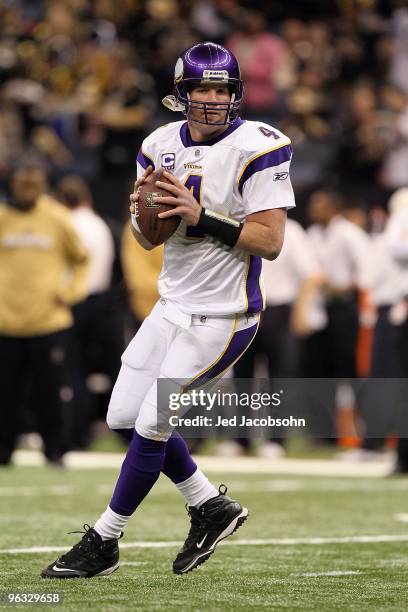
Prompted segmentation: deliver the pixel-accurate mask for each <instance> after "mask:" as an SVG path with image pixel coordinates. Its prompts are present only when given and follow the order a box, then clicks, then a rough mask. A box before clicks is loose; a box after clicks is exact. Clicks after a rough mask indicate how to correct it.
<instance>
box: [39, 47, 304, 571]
mask: <svg viewBox="0 0 408 612" xmlns="http://www.w3.org/2000/svg"><path fill="white" fill-rule="evenodd" d="M242 97H243V83H242V80H241V77H240V70H239V66H238V62H237V60H236V58H235V57H234V56H233V55H232V53H230V52H229V51H228V50H227V49H225V48H224V47H222V46H220V45H216V44H214V43H211V42H206V43H200V44H197V45H195V46H193V47H191V48H190V49H188V50H187V51H185V52H184V53H183V55H182V56H181V57H180V58H179V59H178V61H177V63H176V67H175V74H174V93H173V95H172V96H167V97H166V98H165V99H164V100H163V103H164V104H165V106H166V107H168V108H170V109H171V110H173V111H175V112H181V113H183V114H184V115H185V116H186V120H182V121H176V122H174V123H170V124H168V125H165V126H164V127H161V128H159V129H158V130H156V131H155V132H153V133H152V134H151V135H150V136H148V137H147V138H146V139H145V141H144V142H143V144H142V147H141V149H140V151H139V154H138V156H137V174H138V180H137V181H136V183H135V189H134V192H133V193H132V194H131V197H130V200H131V212H132V224H133V232H134V235H135V237H136V239H137V240H138V242H139V243H140V244H142V246H144V248H146V249H151V248H153V247H152V245H151V244H150V243H149V242H148V241H147V240H146V238H145V237H144V236H142V234H141V232H140V229H139V226H138V223H137V217H138V211H137V200H138V189H139V187H140V186H141V185H142V184H143V182H144V181H145V179H146V177H147V176H148V175H149V174H150V173H151V172H152V171H153V169H158V168H160V167H161V168H163V169H164V170H165V171H167V178H168V179H169V180H170V181H171V184H168V183H164V182H159V181H158V182H157V186H158V187H159V188H160V189H165V190H166V191H167V192H168V196H167V197H162V198H161V201H162V202H164V203H167V204H170V205H172V206H173V208H172V209H171V210H169V211H167V212H165V213H162V214H161V215H160V216H161V217H162V218H165V217H168V216H171V215H179V216H180V217H181V219H182V221H181V223H180V225H179V227H178V229H177V230H176V232H175V233H174V234H173V235H172V236H171V238H170V239H169V240H167V241H166V243H165V247H164V263H163V268H162V271H161V274H160V277H159V283H158V288H159V294H160V299H159V301H158V303H157V304H156V306H155V307H154V308H153V310H152V312H151V314H150V315H149V316H148V317H147V318H146V320H145V321H144V323H143V325H142V326H141V328H140V329H139V331H138V332H137V334H136V336H135V337H134V338H133V340H132V341H131V342H130V344H129V346H128V348H127V349H126V351H125V352H124V354H123V356H122V368H121V370H120V373H119V376H118V379H117V381H116V384H115V387H114V390H113V392H112V397H111V401H110V405H109V410H108V415H107V422H108V424H109V426H110V427H111V428H112V429H122V430H123V429H127V430H128V432H129V434H130V436H131V442H130V446H129V449H128V452H127V455H126V458H125V460H124V462H123V465H122V469H121V472H120V475H119V478H118V481H117V483H116V487H115V490H114V492H113V496H112V499H111V501H110V502H109V505H108V507H107V509H106V510H105V512H103V514H102V515H101V516H100V518H99V519H98V520H97V521H96V523H95V525H94V527H92V528H90V527H89V526H88V525H86V526H85V533H84V536H83V538H82V540H81V541H80V542H79V543H78V544H76V545H75V546H74V547H73V548H72V549H71V550H70V551H69V552H67V553H66V554H64V555H62V556H61V557H59V558H58V559H57V560H56V561H54V562H53V563H51V565H49V566H48V567H47V568H46V569H45V570H44V571H43V572H42V576H43V577H49V578H73V577H91V576H101V575H106V574H110V573H111V572H113V571H114V570H116V569H117V567H118V566H119V547H118V540H119V538H120V537H121V536H122V533H123V531H124V529H125V526H126V523H127V522H128V520H129V518H130V517H131V515H132V514H133V513H134V512H135V510H136V508H137V507H138V506H139V505H140V504H141V502H142V501H143V499H144V498H145V497H146V495H147V494H148V493H149V491H150V489H151V488H152V487H153V485H154V483H155V482H156V480H157V479H158V477H159V475H160V472H163V473H164V474H165V475H166V476H167V477H168V478H170V479H171V480H172V482H173V483H174V484H175V486H176V487H177V489H178V490H179V491H180V493H181V494H182V495H183V496H184V498H185V500H186V502H187V506H188V513H189V515H190V518H191V528H190V531H189V533H188V536H187V539H186V541H185V542H184V545H183V546H182V548H181V550H180V551H179V553H178V555H177V557H176V559H175V561H174V563H173V571H174V572H175V573H177V574H183V573H186V572H189V571H191V570H192V569H194V568H195V567H197V566H198V565H200V564H201V563H203V562H204V561H206V560H207V559H208V558H209V557H210V556H211V555H212V553H213V552H214V549H215V547H216V545H217V543H218V542H219V541H220V540H222V539H224V538H226V537H227V536H229V535H231V534H232V533H233V532H234V531H235V530H236V529H238V528H239V527H240V525H241V524H242V523H243V522H244V521H245V520H246V517H247V514H248V510H247V509H246V508H244V507H242V506H241V504H240V503H239V502H237V501H234V500H232V499H230V498H229V497H228V496H227V495H226V488H225V487H223V486H221V487H220V488H219V489H218V490H217V489H216V488H215V487H214V485H213V484H212V483H211V482H209V480H208V479H207V478H206V476H205V475H204V474H203V473H202V472H201V470H200V469H199V468H198V467H197V465H196V463H195V462H194V460H193V459H192V458H191V456H190V454H189V451H188V448H187V445H186V443H185V442H184V440H183V438H182V437H181V436H180V435H179V434H178V433H177V432H176V431H173V432H172V428H171V427H169V419H168V418H167V417H168V416H169V415H166V414H164V415H163V414H161V413H160V412H161V411H162V410H163V408H162V407H158V403H157V380H158V379H163V378H164V379H166V380H167V381H175V386H176V387H175V388H178V387H177V384H176V381H177V380H178V379H180V378H183V379H185V380H187V384H189V385H198V384H202V383H204V382H206V381H208V380H210V379H215V378H217V377H220V376H221V375H222V373H223V372H224V371H225V370H226V369H228V368H229V367H230V366H231V365H233V364H234V363H235V362H236V361H237V360H238V359H239V358H240V357H241V355H242V354H243V353H244V352H245V350H246V349H247V348H248V346H249V344H250V343H251V341H252V340H253V338H254V336H255V334H256V332H257V329H258V323H259V316H260V311H261V310H262V309H263V308H264V297H263V280H262V258H263V257H264V258H266V259H270V260H272V259H274V258H276V257H277V256H278V254H279V252H280V250H281V247H282V242H283V236H284V227H285V219H286V211H287V209H289V208H291V207H293V206H294V196H293V190H292V187H291V183H290V179H289V165H290V160H291V156H292V149H291V146H290V140H289V139H288V138H287V137H286V136H285V135H284V134H282V133H281V132H279V130H277V129H275V128H273V127H271V126H270V125H267V124H265V123H261V122H257V121H244V120H242V119H241V118H240V117H239V108H240V105H241V102H242ZM167 408H168V407H167ZM130 436H129V437H130Z"/></svg>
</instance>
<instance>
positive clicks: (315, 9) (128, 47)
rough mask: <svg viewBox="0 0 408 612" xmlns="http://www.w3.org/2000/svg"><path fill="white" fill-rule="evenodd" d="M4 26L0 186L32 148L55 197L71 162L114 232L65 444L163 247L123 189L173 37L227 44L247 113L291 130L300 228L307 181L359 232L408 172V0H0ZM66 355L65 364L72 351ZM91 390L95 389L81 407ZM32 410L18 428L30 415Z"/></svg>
mask: <svg viewBox="0 0 408 612" xmlns="http://www.w3.org/2000/svg"><path fill="white" fill-rule="evenodd" d="M0 32H1V40H0V198H1V200H2V201H3V202H7V199H8V198H9V187H8V181H9V178H10V175H11V172H12V171H13V169H14V168H15V167H16V165H17V166H18V164H19V162H20V161H21V160H22V159H25V158H30V159H36V160H38V161H39V162H41V164H43V166H44V167H45V168H46V171H47V173H48V177H49V184H50V190H51V193H53V194H54V197H56V198H57V199H58V197H59V195H58V193H59V194H60V195H61V193H63V191H61V179H63V178H64V177H65V176H66V175H76V176H79V177H81V178H82V179H83V180H84V181H85V184H86V185H87V186H89V188H90V190H91V193H92V199H93V203H94V208H95V210H96V211H97V213H98V214H99V215H100V216H102V218H103V219H104V220H105V222H106V223H107V224H108V226H109V229H110V231H111V233H112V236H113V239H114V247H115V257H114V260H112V261H110V262H109V263H108V264H106V265H109V266H110V267H111V269H110V271H109V274H110V273H112V275H111V282H110V286H109V287H108V288H107V293H108V294H109V299H108V301H109V305H108V310H107V311H106V310H105V311H104V312H105V315H104V316H106V312H109V313H110V316H111V320H110V322H109V324H107V327H106V328H105V327H104V324H103V323H102V322H101V327H100V337H99V340H100V341H101V336H102V335H106V334H107V333H108V334H109V333H110V334H111V337H110V339H109V338H108V339H107V340H106V339H105V340H104V344H103V345H102V346H99V347H98V346H96V348H95V338H93V339H92V340H91V341H89V339H88V340H86V339H85V340H84V343H85V344H82V345H81V344H79V350H80V351H81V350H82V351H84V352H87V356H86V358H85V357H84V354H82V355H80V356H79V358H78V359H79V361H81V360H82V359H84V360H85V361H86V366H84V367H85V370H86V372H85V371H81V372H79V371H76V372H74V374H72V376H73V379H75V378H78V377H81V376H84V380H86V383H87V385H88V387H89V388H88V390H87V389H84V382H83V381H78V380H77V381H76V382H75V380H74V382H72V381H71V387H72V388H73V389H74V397H72V396H71V395H70V394H69V393H68V395H66V397H65V401H66V403H67V405H69V406H70V408H69V410H70V411H71V415H72V414H74V415H76V416H74V417H73V418H72V416H71V417H69V419H70V420H71V421H70V428H71V429H70V433H69V440H70V441H69V444H68V446H67V448H86V447H87V445H88V443H89V441H90V435H88V434H86V431H87V427H88V425H89V424H90V421H92V420H94V419H99V420H101V419H102V418H103V416H104V413H105V412H106V407H107V401H108V396H109V392H110V386H111V383H112V380H113V379H114V376H115V372H116V371H117V368H118V367H119V359H120V352H121V350H122V348H123V346H124V345H125V342H126V341H128V340H129V338H130V336H131V333H132V332H133V331H134V330H135V329H137V327H138V325H139V324H140V321H141V320H142V319H143V318H144V316H146V314H147V312H148V310H149V308H150V307H151V305H152V303H153V302H154V300H155V299H156V294H155V289H154V284H155V278H156V275H157V273H158V270H159V268H160V253H159V254H157V253H156V255H151V254H150V255H149V256H150V259H149V260H147V259H145V257H147V256H145V255H144V254H143V253H142V252H141V251H140V250H139V251H135V252H134V253H133V251H132V248H133V247H132V246H129V245H128V242H129V241H127V239H126V236H125V233H126V229H127V233H128V234H129V230H128V228H127V227H126V223H127V221H128V195H129V193H130V192H131V191H132V187H133V181H134V180H135V160H136V155H137V151H138V149H139V147H140V145H141V143H142V140H143V138H144V137H145V136H147V135H148V134H149V133H150V132H151V131H152V130H153V129H155V128H156V127H158V126H160V125H161V124H163V123H166V122H169V121H172V120H177V119H179V117H176V116H175V115H174V114H172V113H170V112H169V111H167V110H166V109H165V108H164V107H163V106H162V105H161V99H162V98H163V97H164V96H165V95H167V94H169V93H171V83H172V79H173V68H174V64H175V62H176V60H177V58H178V57H179V55H180V53H181V52H182V51H183V50H184V49H186V48H187V47H189V46H190V45H192V44H194V43H195V42H198V41H203V40H211V41H214V42H219V43H222V44H224V45H226V46H227V47H228V48H230V49H231V50H232V51H233V52H234V53H235V54H236V55H237V57H238V59H239V61H240V63H241V68H242V76H243V79H244V82H245V103H244V106H243V108H242V116H243V118H248V119H257V120H261V121H265V122H267V123H269V124H272V125H275V126H276V127H278V128H279V129H281V130H282V131H283V132H285V133H286V134H287V135H288V136H289V137H290V138H291V140H292V144H293V149H294V161H293V164H292V174H291V176H292V182H293V186H294V190H295V194H296V200H297V208H296V209H295V210H294V211H293V212H291V215H290V216H291V217H292V218H293V219H296V220H297V221H299V222H300V223H301V224H302V226H303V227H305V228H307V227H308V225H309V224H310V218H309V214H308V210H309V208H308V207H309V205H310V201H311V199H313V196H314V194H316V192H319V193H321V191H322V190H323V191H325V190H329V191H328V193H336V194H337V195H338V196H339V197H340V198H341V206H342V214H344V215H345V216H347V217H348V218H349V219H350V220H352V221H353V222H355V223H356V224H357V225H359V227H361V228H362V229H363V231H364V232H366V233H367V234H369V235H370V236H372V235H376V234H379V233H381V232H383V230H384V227H385V224H386V219H387V202H388V201H389V198H390V197H391V195H392V194H393V193H394V192H395V191H396V190H398V189H400V188H403V187H407V186H408V98H407V95H408V6H407V3H406V2H403V1H398V0H361V1H358V0H337V1H328V0H301V1H299V2H280V1H273V0H271V1H269V2H264V1H261V0H259V1H257V0H251V1H249V0H248V1H247V2H245V1H238V0H218V1H217V0H213V1H212V0H197V1H194V0H191V1H188V0H144V1H143V0H140V1H138V0H93V1H91V0H66V1H63V0H48V1H47V0H3V1H1V2H0ZM81 185H82V187H84V183H81ZM58 189H60V191H59V192H58ZM67 189H68V191H69V185H68V188H67ZM75 189H76V187H75V185H74V192H75V193H76V194H78V192H77V191H75ZM83 193H84V192H83V191H81V189H80V194H82V195H83ZM87 197H88V196H87ZM68 199H69V198H68ZM406 199H407V197H406V195H405V200H406ZM88 200H89V197H88ZM124 228H125V229H124ZM90 231H91V230H90ZM95 256H97V254H96V255H95ZM0 265H1V263H0ZM328 265H330V266H334V267H335V266H336V261H331V262H330V263H329V264H328ZM135 273H136V276H137V278H135ZM132 277H133V278H132ZM407 289H408V287H407ZM407 293H408V291H407ZM81 314H83V313H81V312H80V311H78V312H77V317H79V319H80V317H81ZM372 314H373V311H372V310H370V308H368V312H363V311H360V331H361V330H362V332H361V333H360V335H359V339H358V342H359V343H358V345H357V344H356V346H355V351H356V354H357V357H358V359H357V362H358V363H357V366H358V372H357V373H358V374H359V375H363V376H366V375H369V374H370V363H371V361H370V360H371V352H370V351H371V350H372V333H373V327H374V323H375V318H374V319H372V318H370V317H371V315H372ZM364 315H366V317H365V318H364ZM85 316H88V314H87V313H85ZM105 321H106V318H105ZM77 323H78V320H77ZM340 332H341V329H340ZM118 337H119V338H120V341H119V342H118V341H117V339H118ZM87 343H88V344H87ZM90 343H91V344H90ZM96 344H98V342H96ZM92 351H93V352H92ZM98 351H99V354H98ZM101 351H105V353H103V354H104V355H109V358H108V359H107V360H106V359H105V361H109V362H111V363H109V364H108V366H106V363H105V371H103V372H102V376H101V371H100V370H101V368H99V370H98V366H95V365H94V362H93V361H92V359H93V358H94V357H95V360H96V361H97V360H98V359H99V363H101V362H102V361H104V359H103V358H102V359H101V354H100V352H101ZM89 355H91V356H90V357H89ZM95 355H96V356H95ZM72 361H73V363H72V367H73V369H74V370H75V368H77V364H78V363H79V361H76V360H75V359H74V358H73V360H72ZM112 362H113V363H112ZM106 368H107V369H106ZM102 370H103V368H102ZM304 373H305V372H304V371H302V372H300V374H304ZM316 373H317V375H319V372H318V370H315V372H314V374H315V375H316ZM95 374H96V376H95ZM298 374H299V372H298ZM98 375H99V377H98ZM346 375H347V374H346ZM104 377H105V378H104ZM106 377H107V378H108V382H106ZM89 390H91V391H92V393H93V394H94V397H95V396H97V398H98V399H97V403H96V404H95V403H94V404H93V405H92V407H89V405H88V407H87V408H86V410H84V409H83V406H84V405H85V404H86V402H89V398H88V399H86V398H85V399H84V396H85V395H86V394H87V393H88V391H89ZM95 394H96V395H95ZM33 402H34V403H35V399H33ZM78 402H79V403H78ZM81 402H84V403H85V404H81ZM92 402H95V399H94V398H93V399H92ZM75 403H77V407H75V405H74V404H75ZM30 412H32V413H33V414H34V412H35V411H32V410H27V411H26V414H25V416H24V418H23V421H22V425H21V428H22V429H21V430H22V431H30V430H31V429H33V428H34V427H35V426H33V425H31V426H30V424H32V423H35V416H33V414H31V416H30V414H29V413H30ZM84 414H86V415H87V416H86V417H84ZM84 418H85V421H86V423H88V425H86V426H85V428H84ZM84 432H85V433H84ZM345 432H346V434H347V433H350V432H349V431H348V430H347V427H346V429H345ZM337 433H338V432H337ZM352 446H353V444H352ZM407 469H408V464H407Z"/></svg>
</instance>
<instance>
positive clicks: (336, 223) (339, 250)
mask: <svg viewBox="0 0 408 612" xmlns="http://www.w3.org/2000/svg"><path fill="white" fill-rule="evenodd" d="M343 208H344V203H343V201H342V198H341V196H340V194H339V193H338V192H336V191H334V190H330V189H320V190H318V191H315V192H313V193H312V195H311V197H310V200H309V207H308V214H309V218H310V220H311V221H312V225H311V227H309V229H308V234H309V236H310V239H311V241H312V244H313V245H314V249H315V252H316V254H317V257H318V260H319V263H320V265H321V267H322V270H323V274H324V277H325V279H326V280H325V285H324V294H325V303H326V308H327V317H328V321H327V327H326V328H325V329H324V330H322V332H321V333H319V338H316V339H315V340H316V346H315V350H314V351H313V357H312V355H310V354H309V364H308V366H307V368H308V369H309V371H308V372H305V374H306V375H307V376H312V377H328V378H354V377H355V376H356V374H357V369H356V345H357V334H358V329H359V298H360V299H362V301H363V302H364V301H365V300H368V294H367V288H368V287H367V285H368V276H367V268H368V263H369V262H368V259H369V258H368V253H369V252H370V242H369V238H368V236H367V234H366V233H365V232H364V231H363V230H362V229H361V228H360V227H358V226H357V225H355V224H354V223H352V222H351V221H349V220H348V219H346V218H345V217H344V216H343V215H342V211H343Z"/></svg>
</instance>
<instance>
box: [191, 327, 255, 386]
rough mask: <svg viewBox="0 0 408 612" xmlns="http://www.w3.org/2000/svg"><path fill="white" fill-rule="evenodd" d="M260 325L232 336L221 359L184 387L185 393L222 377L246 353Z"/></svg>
mask: <svg viewBox="0 0 408 612" xmlns="http://www.w3.org/2000/svg"><path fill="white" fill-rule="evenodd" d="M257 330H258V325H251V327H247V328H246V329H241V330H239V331H237V332H235V334H234V335H233V336H232V338H231V341H230V343H229V345H228V347H227V349H226V351H225V353H224V354H223V356H222V357H221V359H219V360H218V361H217V363H215V364H214V365H213V366H212V367H211V368H209V369H208V370H207V371H206V372H203V374H201V375H200V376H199V377H198V378H196V379H195V380H193V381H192V382H191V383H190V384H189V385H187V386H186V387H184V391H188V390H189V389H193V388H195V387H198V386H200V385H202V384H204V383H205V382H207V381H208V380H211V379H212V378H216V377H217V376H220V375H221V374H222V373H223V372H224V371H225V370H227V369H228V368H229V367H230V366H231V365H232V364H233V363H235V361H237V359H239V357H241V355H242V353H244V352H245V351H246V349H247V348H248V346H249V345H250V344H251V342H252V340H253V339H254V338H255V335H256V332H257Z"/></svg>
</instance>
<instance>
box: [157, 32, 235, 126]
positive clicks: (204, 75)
mask: <svg viewBox="0 0 408 612" xmlns="http://www.w3.org/2000/svg"><path fill="white" fill-rule="evenodd" d="M204 84H226V85H228V87H229V89H230V92H231V99H230V101H229V102H226V103H219V102H204V101H202V102H200V101H198V100H197V101H196V100H194V101H193V102H192V101H191V99H190V91H191V88H192V87H194V86H196V85H204ZM243 90H244V88H243V83H242V80H241V74H240V69H239V64H238V61H237V59H236V58H235V56H234V55H233V54H232V53H231V52H230V51H228V49H225V47H222V46H221V45H216V44H215V43H212V42H205V43H199V44H198V45H194V46H193V47H190V48H189V49H187V51H185V52H184V53H183V55H182V56H181V57H179V59H178V60H177V63H176V66H175V70H174V95H173V96H166V97H165V98H164V99H163V104H164V106H166V107H167V108H169V109H170V110H173V111H181V112H182V113H184V114H185V115H188V112H189V110H190V109H191V108H195V109H198V110H202V111H203V112H204V118H203V121H199V120H197V119H194V121H197V123H206V124H210V125H225V124H228V123H231V122H232V121H234V119H235V118H236V117H237V115H238V112H239V107H240V105H241V102H242V96H243ZM214 108H216V109H217V111H219V110H222V111H224V112H225V116H224V120H223V121H219V122H212V121H210V120H209V115H211V112H210V111H211V109H214Z"/></svg>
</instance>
